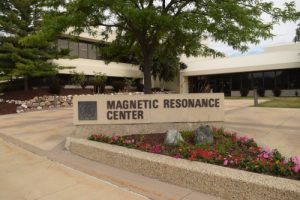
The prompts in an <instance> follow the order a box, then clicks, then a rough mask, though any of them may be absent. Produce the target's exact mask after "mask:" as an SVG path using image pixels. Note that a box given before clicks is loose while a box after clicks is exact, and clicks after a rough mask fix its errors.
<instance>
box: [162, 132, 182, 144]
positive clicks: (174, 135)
mask: <svg viewBox="0 0 300 200" xmlns="http://www.w3.org/2000/svg"><path fill="white" fill-rule="evenodd" d="M178 142H184V139H183V138H182V136H181V133H180V132H179V131H178V130H168V131H167V134H166V137H165V141H164V143H165V144H166V145H177V144H178Z"/></svg>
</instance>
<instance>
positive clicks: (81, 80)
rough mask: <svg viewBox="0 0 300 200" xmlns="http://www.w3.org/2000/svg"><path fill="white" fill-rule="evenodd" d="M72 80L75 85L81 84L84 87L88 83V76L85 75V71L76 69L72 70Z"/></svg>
mask: <svg viewBox="0 0 300 200" xmlns="http://www.w3.org/2000/svg"><path fill="white" fill-rule="evenodd" d="M71 82H72V84H74V85H78V86H80V87H81V88H82V89H84V88H85V87H86V85H87V78H86V76H85V75H84V73H83V72H81V73H78V72H76V71H73V72H72V78H71Z"/></svg>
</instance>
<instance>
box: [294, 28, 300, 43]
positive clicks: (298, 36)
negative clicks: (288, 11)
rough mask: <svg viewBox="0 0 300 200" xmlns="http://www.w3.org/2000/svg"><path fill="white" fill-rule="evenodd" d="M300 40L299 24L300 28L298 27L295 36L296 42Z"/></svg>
mask: <svg viewBox="0 0 300 200" xmlns="http://www.w3.org/2000/svg"><path fill="white" fill-rule="evenodd" d="M299 41H300V24H298V28H297V29H296V35H295V37H294V42H299Z"/></svg>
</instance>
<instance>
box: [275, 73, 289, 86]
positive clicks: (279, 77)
mask: <svg viewBox="0 0 300 200" xmlns="http://www.w3.org/2000/svg"><path fill="white" fill-rule="evenodd" d="M288 73H289V72H288V71H276V87H278V88H280V89H288V88H289V75H288Z"/></svg>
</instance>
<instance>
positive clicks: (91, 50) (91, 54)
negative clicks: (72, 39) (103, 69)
mask: <svg viewBox="0 0 300 200" xmlns="http://www.w3.org/2000/svg"><path fill="white" fill-rule="evenodd" d="M96 58H97V54H96V46H95V45H93V44H88V59H94V60H96Z"/></svg>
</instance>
